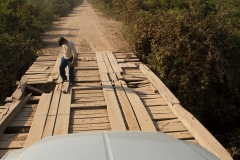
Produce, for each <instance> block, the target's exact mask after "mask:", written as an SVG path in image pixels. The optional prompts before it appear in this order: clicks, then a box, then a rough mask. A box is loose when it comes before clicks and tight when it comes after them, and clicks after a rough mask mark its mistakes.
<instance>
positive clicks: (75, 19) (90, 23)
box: [42, 2, 128, 54]
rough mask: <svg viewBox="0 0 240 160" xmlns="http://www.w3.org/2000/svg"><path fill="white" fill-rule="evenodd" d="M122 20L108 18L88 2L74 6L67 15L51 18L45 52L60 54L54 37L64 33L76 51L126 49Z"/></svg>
mask: <svg viewBox="0 0 240 160" xmlns="http://www.w3.org/2000/svg"><path fill="white" fill-rule="evenodd" d="M121 27H122V23H121V22H117V21H113V20H109V19H107V18H105V17H104V16H103V14H102V13H101V12H99V11H97V10H96V9H94V8H93V6H92V5H91V4H89V3H87V2H84V3H83V4H82V5H79V6H78V7H76V8H75V9H74V10H73V11H72V12H71V13H70V14H69V15H68V16H67V17H63V18H61V19H60V20H59V21H57V22H54V24H53V26H52V27H51V28H49V29H47V30H46V32H45V34H44V35H43V40H44V42H45V43H46V46H45V47H44V48H43V49H42V52H43V53H45V54H59V53H61V47H59V46H58V43H57V40H58V38H59V37H61V36H63V37H66V38H67V39H69V40H72V41H73V42H74V43H75V45H76V49H77V51H78V53H80V52H90V51H94V52H95V51H126V50H127V48H128V47H127V46H128V45H127V43H126V42H125V40H124V38H123V35H122V33H121Z"/></svg>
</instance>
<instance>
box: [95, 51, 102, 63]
mask: <svg viewBox="0 0 240 160" xmlns="http://www.w3.org/2000/svg"><path fill="white" fill-rule="evenodd" d="M95 54H96V58H97V62H103V61H104V60H103V57H102V53H101V52H96V53H95Z"/></svg>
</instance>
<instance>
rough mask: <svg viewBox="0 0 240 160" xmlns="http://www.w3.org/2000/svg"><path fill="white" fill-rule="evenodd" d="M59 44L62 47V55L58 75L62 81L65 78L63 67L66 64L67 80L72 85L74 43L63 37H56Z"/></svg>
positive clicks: (74, 56)
mask: <svg viewBox="0 0 240 160" xmlns="http://www.w3.org/2000/svg"><path fill="white" fill-rule="evenodd" d="M58 43H59V46H62V48H63V57H62V58H61V63H60V67H59V71H60V76H61V77H62V82H64V81H66V80H67V76H66V73H65V68H66V67H67V66H68V70H69V82H70V85H73V82H74V67H75V63H76V59H77V51H76V48H75V45H74V43H73V42H72V41H70V40H67V39H66V38H64V37H60V38H59V39H58Z"/></svg>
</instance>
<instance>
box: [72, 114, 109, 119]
mask: <svg viewBox="0 0 240 160" xmlns="http://www.w3.org/2000/svg"><path fill="white" fill-rule="evenodd" d="M71 117H72V118H78V119H84V118H85V119H86V118H103V117H108V114H79V115H75V114H72V116H71Z"/></svg>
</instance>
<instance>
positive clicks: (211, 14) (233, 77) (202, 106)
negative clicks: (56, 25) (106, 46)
mask: <svg viewBox="0 0 240 160" xmlns="http://www.w3.org/2000/svg"><path fill="white" fill-rule="evenodd" d="M91 3H93V4H94V5H95V4H99V3H101V1H100V0H91ZM102 4H103V5H104V6H105V7H102V8H104V9H105V10H107V9H108V8H111V10H109V11H105V12H106V13H108V12H110V11H111V13H114V16H113V17H117V18H118V19H121V20H122V21H123V22H124V24H125V25H124V34H125V36H126V38H127V39H128V41H129V43H130V44H131V46H132V48H133V50H134V51H135V52H136V53H137V55H138V57H139V58H140V59H141V60H142V61H143V62H144V63H147V64H148V66H149V67H150V68H151V69H152V70H154V71H155V73H156V74H157V75H158V76H159V77H160V79H161V80H162V81H163V82H164V83H165V84H166V85H167V86H168V88H170V90H171V91H172V92H173V93H174V94H175V95H176V97H177V98H178V99H179V100H180V101H181V104H182V106H184V107H185V108H186V109H187V110H188V111H190V112H191V113H192V114H193V115H194V116H196V117H197V118H198V119H199V120H200V121H201V123H202V124H204V125H205V127H206V128H207V129H208V130H209V131H211V132H212V133H213V134H214V135H215V137H217V138H218V139H219V140H220V141H221V143H222V144H223V145H224V146H225V147H226V148H234V147H235V149H233V150H232V151H237V150H239V148H240V144H239V143H235V142H238V141H239V139H237V137H239V128H240V124H239V120H240V105H239V100H240V92H239V91H240V77H239V76H238V75H239V74H240V66H239V62H240V54H239V53H240V19H239V16H240V8H239V6H240V1H238V0H227V1H223V0H220V1H219V0H209V1H206V0H171V1H169V0H126V1H124V2H122V1H117V0H107V1H104V3H102ZM237 128H238V132H236V129H237ZM237 135H238V136H237ZM234 158H235V159H237V154H235V157H234Z"/></svg>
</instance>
